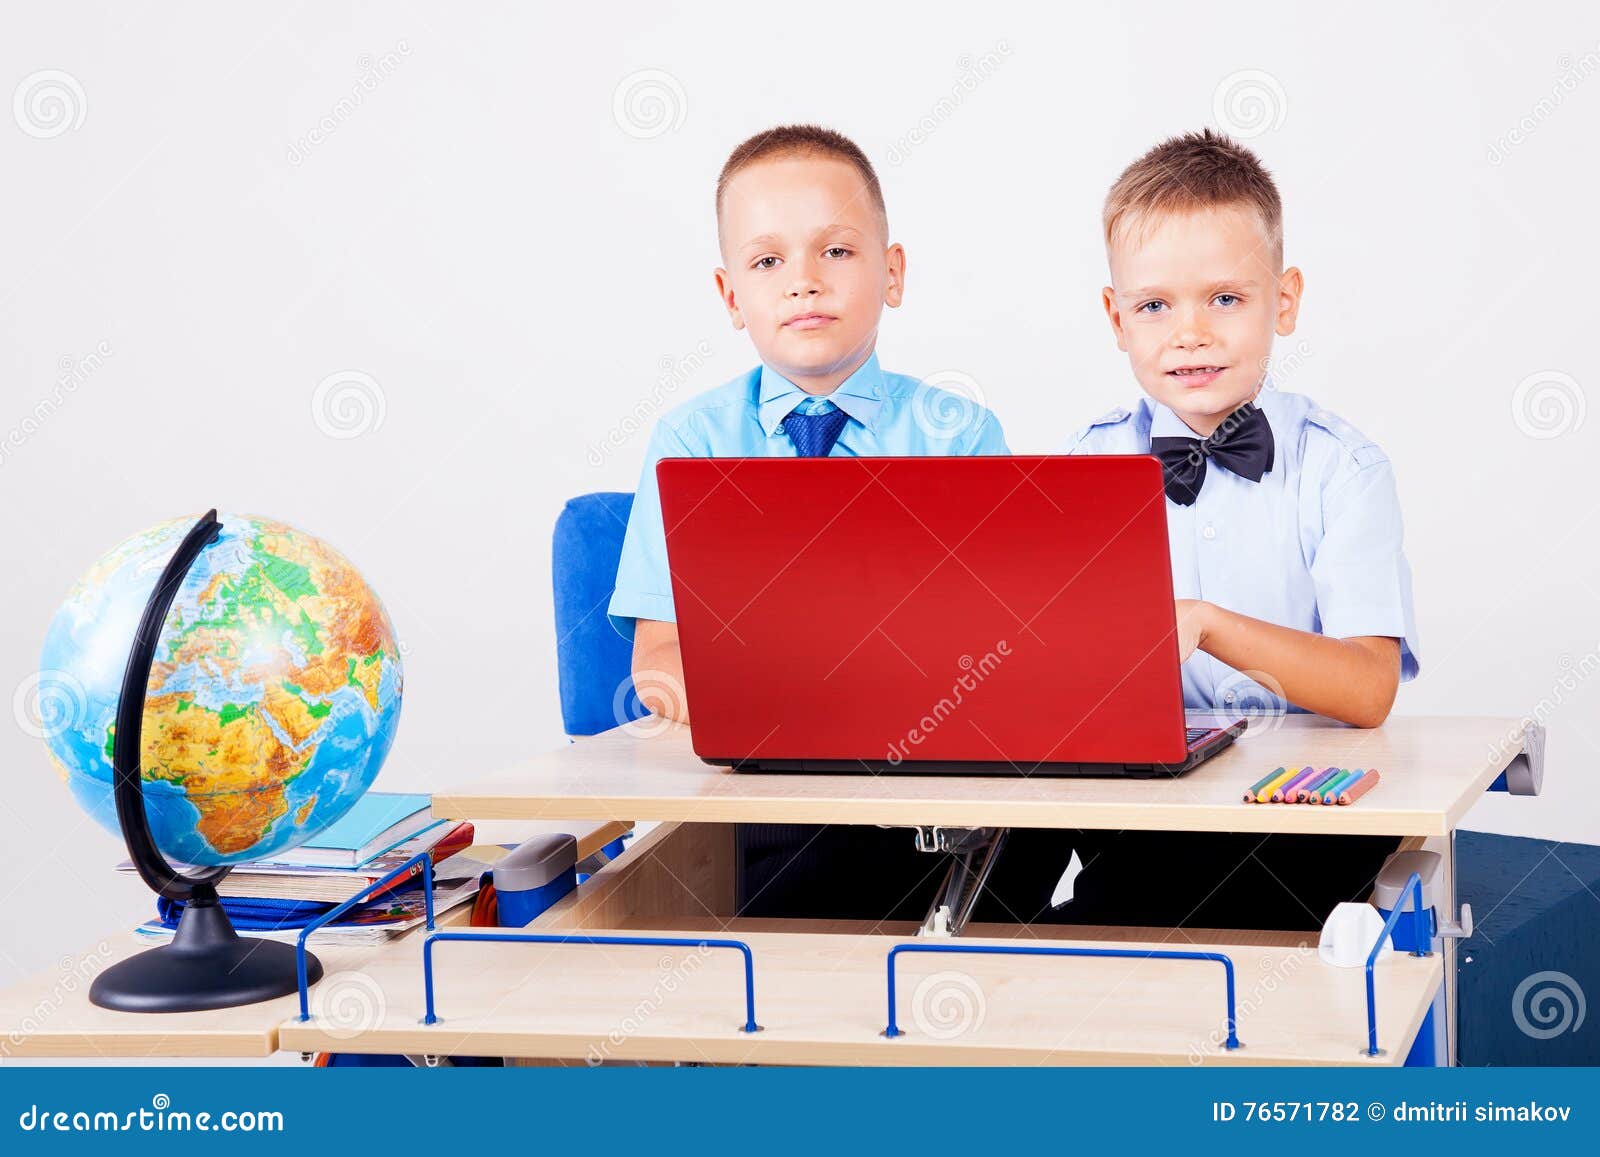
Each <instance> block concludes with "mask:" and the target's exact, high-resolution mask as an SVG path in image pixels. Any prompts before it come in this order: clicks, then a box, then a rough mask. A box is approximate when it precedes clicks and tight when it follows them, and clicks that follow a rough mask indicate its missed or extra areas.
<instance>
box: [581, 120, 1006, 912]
mask: <svg viewBox="0 0 1600 1157" xmlns="http://www.w3.org/2000/svg"><path fill="white" fill-rule="evenodd" d="M716 208H717V238H718V243H719V245H720V248H721V251H722V266H721V267H720V268H718V269H717V270H716V273H715V277H716V286H717V293H718V295H719V296H720V297H721V299H722V303H723V305H724V307H725V308H726V309H727V311H728V317H729V319H730V320H731V321H732V322H733V327H734V328H735V329H740V330H745V331H746V332H748V333H749V335H750V340H751V342H752V343H753V344H754V345H755V347H756V353H757V354H758V355H759V356H760V358H761V364H760V365H759V366H757V367H756V368H755V369H752V370H751V371H749V372H748V373H744V374H741V375H739V376H738V377H737V378H734V379H733V380H732V381H730V382H727V383H726V384H724V385H722V386H720V387H718V388H717V389H714V390H711V391H710V392H708V393H706V394H703V395H701V396H700V397H698V398H695V399H692V400H691V401H689V402H687V403H685V404H683V405H681V406H678V407H677V408H675V409H673V410H671V411H669V412H667V413H666V414H664V415H663V416H662V417H661V419H660V421H659V422H658V423H657V425H656V429H655V432H654V435H653V436H652V437H651V440H650V445H649V448H648V449H647V450H646V452H645V460H644V470H643V471H642V473H641V474H640V477H639V489H638V492H637V493H636V495H635V497H634V502H633V512H632V515H631V516H630V518H629V520H628V529H627V533H626V535H625V536H624V538H623V543H622V558H621V561H620V564H619V566H618V568H617V586H616V591H615V593H614V594H613V595H612V598H611V603H610V607H609V608H608V611H609V614H610V616H611V621H612V623H613V624H614V625H615V626H616V628H617V630H618V631H620V632H621V633H622V634H623V635H624V636H629V637H631V638H632V639H633V671H634V683H635V686H636V688H637V691H638V694H639V698H640V700H641V702H643V703H644V704H645V706H646V707H648V708H650V710H651V711H652V712H654V713H655V714H657V715H661V716H665V717H668V718H673V719H678V720H681V721H683V722H688V721H689V713H690V705H689V703H688V701H687V698H686V696H685V694H684V688H683V662H682V657H681V654H680V651H679V648H678V629H677V624H676V621H675V620H676V615H675V613H674V609H673V601H672V583H671V576H670V573H669V571H668V566H667V547H666V535H665V532H664V529H663V527H662V522H661V499H660V495H659V493H658V492H657V490H656V463H657V462H659V461H660V460H661V459H662V458H684V457H753V456H766V457H826V456H829V455H831V456H834V457H843V456H866V455H923V454H936V455H958V454H1004V453H1006V452H1007V451H1006V445H1005V438H1004V436H1003V434H1002V433H1001V430H1000V423H999V422H998V421H997V420H996V419H995V417H994V415H993V414H991V413H990V412H989V411H988V410H987V409H985V408H984V407H983V406H982V405H980V404H978V402H977V401H976V400H975V399H969V398H965V397H962V396H961V395H959V394H956V393H954V392H951V391H947V390H941V389H938V388H936V387H933V386H930V385H926V384H924V383H922V382H919V381H917V380H916V379H915V378H909V377H905V376H903V375H900V374H891V373H887V372H886V371H884V370H883V369H882V368H881V367H880V366H879V365H878V358H877V354H876V352H875V347H876V344H877V336H878V323H879V319H880V318H881V316H882V313H883V308H884V306H886V305H887V306H890V307H898V306H899V305H900V302H901V298H902V295H903V293H904V289H905V269H906V255H905V250H904V249H903V248H902V247H901V246H900V245H898V244H894V243H891V242H890V240H889V227H888V215H887V211H886V209H885V207H884V201H883V192H882V189H881V188H880V187H879V184H878V177H877V174H876V173H875V172H874V171H873V168H872V164H871V162H870V161H869V160H868V159H867V157H866V155H865V154H864V153H862V151H861V150H860V149H859V148H857V147H856V145H855V144H854V143H853V142H852V141H850V140H849V139H848V138H846V137H844V136H842V135H840V134H839V133H836V132H832V131H830V130H828V129H823V128H818V127H815V126H811V125H788V126H782V127H779V128H773V129H769V130H767V131H766V132H762V133H758V134H756V135H755V136H753V137H751V138H750V139H749V140H747V141H745V142H744V143H743V144H741V145H740V146H739V147H738V148H736V149H735V150H734V151H733V153H732V155H730V156H729V158H728V160H727V163H726V164H725V165H724V166H723V168H722V174H721V176H720V178H719V179H718V181H717V197H716ZM773 660H774V662H782V656H777V655H775V656H773ZM908 839H909V837H908V835H907V834H906V833H905V832H904V831H899V832H895V831H884V830H880V829H877V828H865V829H862V828H849V827H840V828H829V829H820V828H815V827H810V826H806V825H740V833H739V837H738V843H739V849H740V855H739V859H740V876H741V885H740V897H741V904H744V905H745V907H746V908H747V910H750V911H754V909H753V908H750V907H749V905H748V904H745V901H748V900H754V899H755V898H756V897H758V896H759V897H761V904H762V910H770V911H777V910H779V909H783V910H788V909H790V908H792V906H793V904H798V903H802V902H808V901H810V900H811V899H813V898H816V897H826V896H829V895H832V894H834V893H836V892H841V890H843V889H844V887H845V880H846V879H849V880H850V885H849V888H848V891H849V896H848V897H846V899H847V900H848V901H849V902H852V903H859V904H862V905H865V908H864V909H863V910H869V909H871V908H873V907H874V906H875V905H876V903H877V901H876V900H875V899H874V898H873V897H872V896H869V895H867V894H865V893H864V892H863V891H862V889H861V887H860V886H859V884H860V880H861V879H863V878H871V879H872V880H873V881H875V883H876V885H877V886H878V887H880V888H882V889H883V890H884V891H885V893H886V894H887V893H892V894H893V896H894V898H895V899H898V898H899V897H900V896H902V895H903V894H904V891H905V889H904V888H903V887H900V886H899V884H897V875H898V874H897V873H896V872H894V871H886V872H876V871H870V870H867V869H866V867H865V865H866V863H867V862H868V861H871V860H877V859H880V858H881V856H879V855H878V854H877V853H878V852H879V851H880V850H882V851H884V853H885V854H888V855H891V856H892V855H893V852H891V851H888V849H891V848H893V849H898V847H899V845H903V844H906V842H907V841H908ZM894 859H895V862H896V863H897V864H899V865H903V867H904V870H905V871H907V872H911V871H918V870H919V869H920V872H926V871H927V868H926V866H925V865H919V864H918V863H917V861H916V860H915V858H914V857H908V856H895V857H894Z"/></svg>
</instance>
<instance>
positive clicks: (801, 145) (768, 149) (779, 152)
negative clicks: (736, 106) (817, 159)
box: [717, 125, 889, 239]
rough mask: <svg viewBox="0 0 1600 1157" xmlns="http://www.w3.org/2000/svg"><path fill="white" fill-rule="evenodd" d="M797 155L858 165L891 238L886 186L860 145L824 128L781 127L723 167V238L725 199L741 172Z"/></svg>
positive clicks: (720, 181)
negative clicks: (884, 198) (772, 160)
mask: <svg viewBox="0 0 1600 1157" xmlns="http://www.w3.org/2000/svg"><path fill="white" fill-rule="evenodd" d="M794 155H800V156H808V155H814V156H823V157H832V158H834V159H835V160H839V161H844V162H845V163H847V164H850V165H854V166H855V169H856V172H858V173H860V174H861V180H862V181H863V182H865V183H866V186H867V196H869V197H870V198H872V204H873V207H874V208H876V209H877V210H878V219H879V220H880V221H881V222H882V223H883V229H884V234H885V239H887V234H888V231H889V210H888V208H887V207H886V206H885V205H884V203H883V187H882V186H881V185H879V184H878V173H877V170H875V169H874V168H873V167H872V162H871V161H869V160H868V159H867V154H866V153H864V152H862V151H861V147H860V146H859V145H857V144H856V143H855V142H854V141H852V140H851V139H850V138H849V137H847V136H845V135H844V134H843V133H838V132H834V131H833V130H832V129H825V128H823V127H822V126H821V125H778V126H776V127H775V128H770V129H766V130H764V131H762V132H759V133H757V134H756V135H755V136H753V137H751V138H750V139H749V140H747V141H745V142H743V143H742V144H740V145H739V147H738V148H736V149H734V150H733V152H731V153H729V154H728V159H727V161H726V162H725V163H724V164H723V166H722V174H721V175H720V176H719V177H718V178H717V228H718V233H719V235H720V233H721V227H722V199H723V195H724V194H725V193H726V192H727V189H728V182H729V181H731V180H733V178H734V177H735V176H737V175H738V173H739V172H740V171H741V170H743V169H747V168H749V167H750V166H751V165H753V164H755V163H756V162H757V161H765V160H770V159H771V158H773V157H782V156H794Z"/></svg>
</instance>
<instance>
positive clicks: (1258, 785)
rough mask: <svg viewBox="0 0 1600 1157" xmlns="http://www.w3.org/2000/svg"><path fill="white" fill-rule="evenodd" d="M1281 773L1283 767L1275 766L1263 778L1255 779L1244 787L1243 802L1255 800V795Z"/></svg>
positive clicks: (1253, 801)
mask: <svg viewBox="0 0 1600 1157" xmlns="http://www.w3.org/2000/svg"><path fill="white" fill-rule="evenodd" d="M1282 774H1283V768H1281V767H1279V768H1275V769H1274V770H1272V771H1271V772H1269V773H1268V774H1267V775H1266V776H1265V777H1264V778H1262V779H1258V780H1256V782H1255V783H1254V784H1252V785H1251V786H1250V787H1247V788H1245V791H1244V802H1245V803H1255V802H1256V796H1257V795H1258V794H1260V792H1261V789H1262V788H1264V787H1266V786H1267V784H1269V783H1271V782H1272V781H1273V780H1275V779H1277V778H1278V777H1279V776H1280V775H1282Z"/></svg>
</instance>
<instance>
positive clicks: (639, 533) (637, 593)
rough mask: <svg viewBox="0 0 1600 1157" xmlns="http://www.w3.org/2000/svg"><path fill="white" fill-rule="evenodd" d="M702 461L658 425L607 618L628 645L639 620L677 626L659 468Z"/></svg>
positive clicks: (642, 473) (666, 427)
mask: <svg viewBox="0 0 1600 1157" xmlns="http://www.w3.org/2000/svg"><path fill="white" fill-rule="evenodd" d="M692 457H697V455H695V454H694V453H693V452H692V451H691V450H690V449H689V447H688V446H687V445H686V444H685V443H684V441H683V439H682V438H681V437H679V435H678V433H677V432H676V431H675V430H673V429H672V427H670V426H669V425H667V424H666V423H665V422H660V423H657V425H656V429H655V433H653V434H652V435H651V436H650V445H649V446H648V447H647V448H646V450H645V455H644V469H643V470H641V471H640V472H639V488H638V490H637V491H635V493H634V496H633V512H632V513H631V514H630V515H629V516H628V529H627V531H626V532H625V533H624V534H623V536H622V557H621V558H620V559H619V560H618V562H617V586H616V589H615V590H614V591H613V592H612V594H611V603H610V605H609V606H608V607H607V608H606V615H607V617H608V618H609V619H610V620H611V625H612V626H613V627H614V628H616V631H617V633H618V634H619V635H621V636H622V637H623V638H625V639H632V638H633V627H634V620H635V619H657V620H659V621H661V622H664V623H675V622H677V621H678V616H677V612H676V611H675V610H674V609H673V606H672V575H671V572H670V571H669V570H668V569H667V535H666V531H665V529H664V528H663V527H662V525H661V493H660V491H659V490H657V488H656V463H658V462H660V461H661V460H662V459H663V458H692Z"/></svg>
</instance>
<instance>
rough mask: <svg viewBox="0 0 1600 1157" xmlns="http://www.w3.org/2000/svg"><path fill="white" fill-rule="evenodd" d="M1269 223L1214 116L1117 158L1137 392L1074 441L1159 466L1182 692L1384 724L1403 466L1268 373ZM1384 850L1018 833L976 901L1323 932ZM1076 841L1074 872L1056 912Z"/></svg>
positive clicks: (1286, 295)
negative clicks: (1135, 156)
mask: <svg viewBox="0 0 1600 1157" xmlns="http://www.w3.org/2000/svg"><path fill="white" fill-rule="evenodd" d="M1282 222H1283V207H1282V203H1281V201H1280V199H1279V196H1278V190H1277V188H1276V186H1275V185H1274V183H1273V180H1272V177H1271V176H1270V175H1269V174H1268V172H1267V171H1266V169H1265V168H1264V167H1263V166H1262V164H1261V162H1260V161H1259V160H1258V159H1257V158H1256V157H1255V156H1254V154H1252V153H1251V152H1249V151H1248V150H1247V149H1244V148H1242V147H1240V146H1239V145H1237V144H1235V143H1234V142H1233V141H1231V140H1228V139H1227V138H1225V137H1222V136H1220V135H1218V134H1216V133H1213V132H1210V131H1209V130H1208V131H1205V132H1201V133H1190V134H1187V135H1185V136H1181V137H1176V138H1174V139H1172V140H1168V141H1165V142H1163V143H1162V144H1160V145H1158V146H1156V147H1155V148H1154V149H1152V150H1151V151H1150V152H1148V153H1147V154H1145V155H1144V156H1143V157H1141V158H1140V159H1139V160H1137V161H1135V162H1134V163H1133V164H1132V165H1130V166H1129V167H1128V169H1127V170H1126V171H1125V172H1124V173H1123V174H1122V176H1121V177H1120V178H1118V180H1117V182H1116V184H1115V185H1113V186H1112V188H1111V192H1110V194H1109V195H1108V196H1107V198H1106V205H1105V218H1104V226H1105V240H1106V251H1107V256H1108V258H1109V260H1110V266H1111V285H1110V286H1108V287H1107V288H1106V289H1105V290H1103V291H1102V298H1103V302H1104V305H1105V310H1106V314H1107V316H1108V317H1109V318H1110V320H1111V328H1112V332H1113V333H1115V335H1116V338H1117V345H1118V347H1119V348H1120V349H1122V350H1124V351H1126V352H1127V354H1128V357H1129V361H1130V362H1131V363H1132V366H1133V372H1134V376H1135V377H1136V378H1137V379H1138V381H1139V384H1140V386H1141V387H1143V389H1144V392H1145V394H1146V397H1144V398H1143V399H1141V400H1140V401H1139V402H1138V404H1137V405H1135V406H1133V407H1132V408H1131V409H1119V410H1113V411H1112V412H1111V413H1109V414H1107V415H1105V416H1104V417H1103V418H1101V419H1100V420H1099V421H1096V422H1094V423H1091V424H1090V425H1089V426H1088V427H1087V428H1085V429H1084V430H1082V431H1080V432H1079V433H1078V434H1077V435H1075V436H1074V437H1073V438H1072V439H1071V441H1070V442H1069V443H1068V444H1067V446H1066V452H1068V453H1072V454H1154V455H1155V456H1156V457H1158V458H1159V459H1160V460H1161V464H1162V472H1163V476H1164V479H1165V489H1166V497H1167V532H1168V537H1169V541H1170V546H1171V553H1172V578H1173V590H1174V593H1175V594H1176V595H1177V596H1178V606H1177V610H1178V634H1179V655H1180V658H1181V659H1182V660H1183V693H1184V704H1185V706H1187V707H1191V708H1201V709H1205V708H1216V709H1220V710H1223V711H1227V710H1229V709H1245V708H1251V709H1261V708H1265V709H1267V710H1269V711H1283V710H1304V711H1312V712H1316V713H1319V714H1322V715H1327V716H1330V717H1332V718H1334V719H1339V720H1342V721H1344V722H1346V723H1353V724H1355V725H1357V726H1360V727H1376V726H1378V725H1379V724H1381V723H1382V722H1383V721H1384V719H1385V718H1386V717H1387V716H1388V714H1389V708H1390V707H1391V705H1392V704H1393V703H1394V698H1395V692H1396V691H1397V689H1398V687H1399V684H1400V682H1401V681H1402V680H1405V679H1410V678H1412V677H1413V676H1415V675H1416V673H1417V658H1416V656H1417V632H1416V626H1415V623H1414V620H1413V617H1412V607H1411V571H1410V567H1409V566H1408V565H1407V563H1406V558H1405V554H1404V552H1403V550H1402V546H1401V521H1400V504H1399V500H1398V498H1397V497H1396V494H1395V482H1394V470H1393V468H1392V467H1391V466H1390V464H1389V459H1388V458H1387V457H1386V456H1385V455H1384V453H1383V451H1382V450H1381V449H1379V448H1378V446H1377V445H1376V444H1374V443H1373V442H1372V441H1371V440H1370V439H1368V438H1365V437H1363V436H1362V435H1361V434H1360V433H1359V432H1357V431H1356V430H1355V429H1354V428H1353V427H1352V426H1350V425H1349V424H1348V423H1346V422H1345V421H1343V420H1342V419H1340V418H1338V417H1336V416H1334V415H1333V414H1331V413H1329V412H1328V411H1327V410H1324V409H1322V408H1321V407H1319V406H1318V405H1317V404H1316V403H1315V402H1313V401H1311V400H1310V399H1309V398H1305V397H1301V396H1299V395H1296V394H1291V393H1286V392H1284V391H1281V390H1278V389H1276V388H1275V387H1274V386H1273V384H1272V382H1271V381H1270V380H1268V379H1267V377H1266V365H1267V361H1268V356H1269V354H1270V353H1271V351H1272V339H1273V336H1274V335H1275V334H1277V335H1288V334H1290V333H1293V332H1294V327H1295V320H1296V315H1297V314H1298V312H1299V309H1300V296H1301V291H1302V287H1303V277H1302V275H1301V273H1300V270H1298V269H1296V268H1294V267H1292V266H1291V267H1288V268H1285V266H1284V264H1283V233H1282ZM1248 737H1249V733H1248V732H1246V740H1248ZM1247 746H1248V745H1247V744H1246V747H1247ZM1260 770H1262V771H1267V770H1270V769H1268V768H1262V769H1260ZM1395 848H1396V842H1395V840H1394V839H1392V838H1387V837H1371V836H1354V837H1333V836H1314V835H1313V836H1305V835H1268V836H1262V835H1259V834H1248V835H1247V834H1242V833H1192V832H1104V831H1086V832H1073V833H1055V832H1042V831H1030V832H1016V833H1013V835H1012V840H1011V845H1010V847H1009V848H1008V849H1007V851H1006V855H1005V856H1004V857H1003V858H1002V859H1001V861H1000V863H999V866H998V867H997V869H996V871H995V874H994V879H993V881H992V883H991V888H990V891H991V893H992V897H991V898H992V899H993V900H994V901H995V902H996V903H995V905H994V906H993V907H991V909H990V911H989V913H988V918H991V919H1001V918H1006V914H1008V913H1009V914H1010V917H1009V918H1011V919H1016V918H1021V919H1025V920H1044V921H1050V922H1055V921H1065V922H1071V923H1082V924H1102V923H1104V924H1148V925H1154V926H1174V925H1176V926H1180V927H1182V926H1187V927H1214V928H1286V929H1314V928H1317V927H1319V926H1320V925H1321V923H1322V921H1323V920H1325V919H1326V917H1327V915H1328V912H1329V911H1330V910H1331V909H1332V907H1333V906H1334V905H1335V904H1337V903H1339V902H1341V901H1346V900H1354V901H1359V900H1364V899H1365V898H1366V896H1367V894H1368V892H1369V891H1370V889H1371V884H1372V881H1373V879H1374V878H1375V877H1376V875H1377V873H1378V870H1379V869H1380V868H1381V867H1382V865H1383V861H1384V859H1385V858H1386V857H1387V856H1388V855H1389V854H1390V853H1391V852H1393V851H1394V850H1395ZM1073 850H1076V851H1077V852H1078V853H1079V855H1080V858H1081V863H1082V864H1083V865H1084V871H1083V874H1082V878H1081V879H1079V880H1077V881H1076V882H1075V884H1074V890H1073V893H1072V895H1071V898H1070V900H1069V901H1068V902H1066V903H1063V904H1059V906H1053V900H1058V899H1059V897H1052V895H1051V886H1052V885H1053V884H1054V883H1055V881H1056V879H1057V877H1058V876H1059V875H1060V873H1061V871H1062V868H1063V867H1065V866H1066V865H1067V863H1068V861H1069V856H1070V853H1071V852H1072V851H1073Z"/></svg>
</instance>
